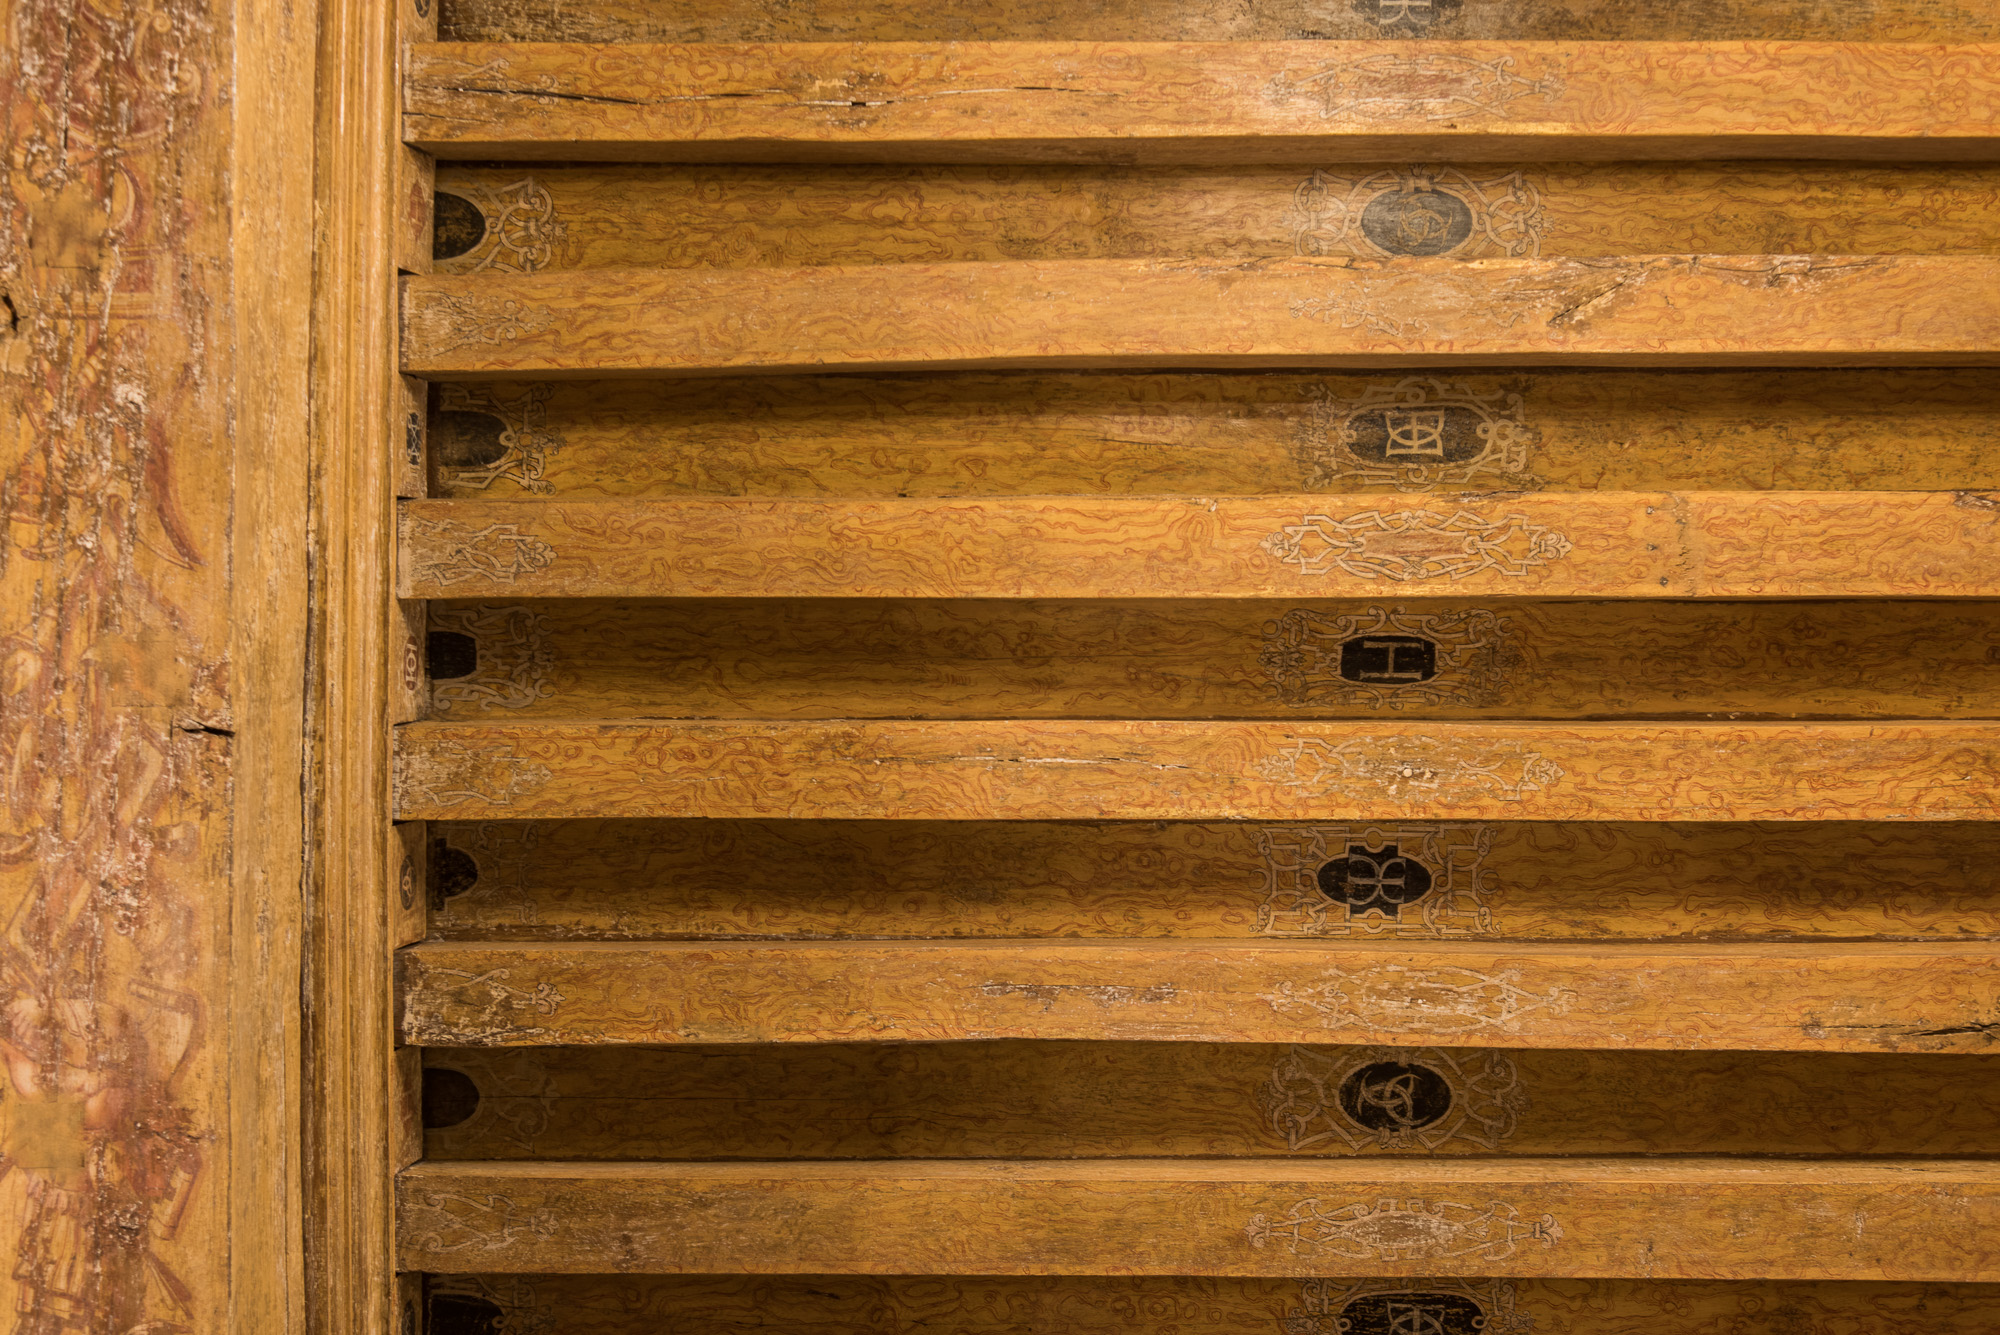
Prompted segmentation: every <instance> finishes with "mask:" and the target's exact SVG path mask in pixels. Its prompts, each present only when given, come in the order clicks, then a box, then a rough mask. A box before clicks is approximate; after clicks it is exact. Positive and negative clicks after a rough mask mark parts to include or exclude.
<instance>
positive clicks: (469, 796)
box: [395, 720, 2000, 821]
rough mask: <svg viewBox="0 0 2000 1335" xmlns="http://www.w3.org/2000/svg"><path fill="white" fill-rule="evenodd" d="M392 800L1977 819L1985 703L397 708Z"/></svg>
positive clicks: (535, 809)
mask: <svg viewBox="0 0 2000 1335" xmlns="http://www.w3.org/2000/svg"><path fill="white" fill-rule="evenodd" d="M398 733H399V743H398V747H397V755H396V778H395V801H396V815H397V816H398V818H400V819H403V820H492V819H513V820H523V819H529V818H536V817H540V818H547V817H569V816H599V817H629V816H712V817H743V816H757V817H772V816H783V817H791V818H810V819H817V820H849V819H859V820H1289V821H1297V820H1315V821H1331V820H1377V821H1381V820H1397V819H1410V820H1424V819H1447V820H1449V819H1458V820H1691V819H1695V818H1697V817H1699V818H1701V819H1705V820H1735V821H1742V820H1913V819H1914V820H1992V819H1994V818H1995V817H1996V816H2000V724H1992V723H1894V724H1891V723H1882V724H1858V723H1846V724H1842V723H1827V724H1693V725H1670V724H1613V723H1601V724H1592V723H1582V724H1528V723H1414V722H1394V723H1391V722H1369V723H1320V724H1313V723H1306V724H1301V723H1292V722H1286V723H1244V722H1224V723H1215V722H1179V721H1175V722H1103V721H1096V720H1035V721H1027V722H1023V721H1019V720H966V721H938V722H914V723H913V722H901V721H887V722H837V723H817V722H813V723H758V722H741V723H641V722H631V723H618V722H607V723H593V722H576V723H567V724H558V723H547V724H535V723H516V724H508V723H476V724H453V723H412V724H408V725H405V726H404V727H402V728H400V729H399V730H398Z"/></svg>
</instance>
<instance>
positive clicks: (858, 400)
mask: <svg viewBox="0 0 2000 1335" xmlns="http://www.w3.org/2000/svg"><path fill="white" fill-rule="evenodd" d="M1415 412H1428V413H1443V414H1445V415H1446V417H1447V419H1449V420H1450V421H1451V422H1452V423H1455V424H1456V425H1457V426H1458V427H1460V428H1462V429H1463V430H1464V431H1465V432H1468V433H1470V438H1473V439H1476V438H1477V432H1478V431H1479V430H1480V429H1481V428H1484V430H1485V431H1486V433H1487V435H1486V438H1485V439H1484V441H1483V442H1482V443H1483V444H1484V445H1485V448H1484V449H1482V450H1479V451H1478V452H1477V453H1473V454H1470V457H1467V458H1463V459H1457V460H1453V459H1449V458H1448V459H1447V460H1446V461H1445V462H1444V463H1439V462H1437V461H1435V460H1430V459H1424V458H1398V459H1395V460H1393V461H1392V460H1390V459H1388V458H1387V457H1386V445H1385V444H1384V443H1383V438H1384V437H1385V436H1386V432H1387V422H1388V414H1390V413H1415ZM1996 415H2000V378H1996V377H1995V376H1994V375H1992V374H1991V373H1990V372H1986V371H1980V370H1958V371H1937V370H1867V369H1850V370H1845V371H1678V372H1659V371H1650V372H1635V371H1612V370H1592V371H1543V372H1535V373H1531V374H1517V375H1495V374H1485V373H1475V374H1471V375H1464V374H1459V373H1457V372H1455V371H1454V372H1445V373H1441V374H1436V375H1419V376H1410V375H1403V374H1400V373H1397V372H1393V371H1391V372H1385V373H1383V374H1379V375H1372V376H1370V375H1343V374H1320V375H1299V374H1291V373H1284V372H1261V373H1249V374H1238V375H1218V374H1203V373H1199V372H1191V373H1185V374H1147V373H1121V372H1101V373H1094V374H1081V375H1049V374H1041V373H1035V372H1011V373H998V374H981V373H960V374H950V375H891V376H861V375H842V376H816V377H806V376H798V377H793V376H768V377H764V376H759V377H735V378H730V379H701V378H696V379H687V380H652V381H631V380H623V381H604V380H598V381H584V382H580V383H579V382H562V383H554V384H550V383H539V384H535V383H529V384H520V383H514V384H496V385H464V384H451V385H442V386H439V387H438V391H437V394H436V397H435V401H434V404H433V414H432V419H431V436H432V444H433V449H432V456H433V457H432V463H433V476H432V488H433V494H434V495H437V496H441V497H453V498H462V499H467V500H473V499H481V498H491V499H495V500H508V499H517V498H524V497H530V496H536V495H542V494H550V495H555V496H561V497H595V496H632V497H647V496H674V495H685V494H695V495H723V496H802V497H812V496H817V497H861V496H874V497H890V496H919V497H921V496H982V497H1000V496H1038V495H1041V496H1046V495H1064V494H1072V493H1081V494H1086V495H1093V494H1109V495H1133V494H1137V495H1146V494H1153V495H1168V494H1174V493H1181V494H1189V495H1197V496H1218V495H1220V496H1232V495H1234V496H1243V495H1260V494H1271V493H1277V494H1294V493H1299V492H1385V491H1407V492H1438V491H1447V492H1449V491H1457V490H1472V491H1477V490H1503V491H1521V490H1534V489H1536V488H1549V489H1552V490H1557V491H1578V490H1582V491H1652V490H1661V489H1671V488H1685V489H1690V490H1707V489H1712V490H1717V491H1774V490H1776V491H1786V490H1790V491H1847V490H1878V491H1911V490H1915V491H1941V490H1949V489H1970V490H1992V489H2000V434H1996V433H1995V432H1994V431H1993V430H1992V429H1991V425H1990V424H1991V422H1992V420H1993V419H1994V417H1995V416H1996ZM1404 421H1405V422H1408V421H1409V419H1407V418H1405V419H1404ZM1459 439H1467V437H1465V436H1461V437H1459ZM1457 452H1458V451H1456V450H1453V451H1452V453H1457Z"/></svg>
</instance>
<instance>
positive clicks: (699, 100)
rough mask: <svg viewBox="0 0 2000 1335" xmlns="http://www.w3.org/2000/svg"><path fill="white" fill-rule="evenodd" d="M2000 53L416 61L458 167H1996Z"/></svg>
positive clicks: (700, 51) (1059, 48)
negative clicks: (1566, 161)
mask: <svg viewBox="0 0 2000 1335" xmlns="http://www.w3.org/2000/svg"><path fill="white" fill-rule="evenodd" d="M1997 97H2000V47H1996V46H1956V47H1954V46H1942V45H1915V44H1911V45H1889V44H1874V43H1834V42H1783V43H1775V42H1662V43H1644V42H1639V43H1631V42H1575V41H1570V42H1494V41H1485V42H1452V43H1445V42H1438V43H1435V44H1429V45H1426V46H1424V47H1420V48H1414V49H1412V48H1409V47H1398V46H1396V45H1393V44H1389V43H1371V42H1351V43H1350V42H1254V43H1253V42H1220V43H1194V42H1184V43H1152V42H1118V43H1092V42H963V43H952V44H950V45H943V46H937V45H919V44H893V43H892V44H879V45H877V44H867V43H852V44H848V43H824V42H807V43H787V44H756V45H740V46H726V45H708V46H692V45H672V44H647V43H617V44H543V43H533V44H525V45H521V44H512V43H506V42H499V43H472V44H462V45H461V44H451V43H446V44H419V45H417V46H414V47H412V48H411V50H410V53H409V55H408V58H407V65H406V83H405V90H404V98H405V101H404V107H405V115H404V124H403V134H404V138H405V139H407V140H408V141H409V142H410V143H412V144H414V145H416V146H417V147H420V148H423V149H426V150H428V151H431V152H434V153H437V154H438V155H439V156H441V157H448V158H465V159H513V160H526V161H549V160H555V159H595V160H613V161H616V160H637V161H662V162H672V161H683V162H685V161H710V162H713V161H723V162H731V161H734V162H797V161H802V160H804V161H815V160H817V161H847V162H868V161H878V162H879V161H920V162H922V161H928V162H939V161H954V160H956V161H981V162H1009V161H1015V162H1019V161H1037V160H1039V161H1058V162H1060V161H1079V160H1082V161H1106V162H1118V163H1130V162H1227V163H1238V162H1273V161H1278V162H1300V161H1307V162H1315V163H1317V162H1323V161H1340V160H1345V161H1349V162H1353V161H1363V162H1372V161H1380V160H1382V159H1384V158H1399V157H1406V156H1414V157H1419V158H1433V157H1440V156H1442V157H1446V158H1449V157H1451V156H1453V155H1458V156H1463V157H1466V158H1474V159H1482V160H1487V161H1492V160H1503V161H1505V160H1519V159H1522V158H1523V157H1527V156H1535V157H1543V158H1563V157H1589V158H1593V159H1600V160H1602V159H1613V160H1615V159H1622V158H1647V157H1666V158H1720V157H1737V158H1745V157H1749V158H1755V157H1765V158H1785V157H1805V158H1825V157H1836V158H1838V157H1846V158H1886V159H1905V158H1934V159H1935V158H1942V159H1953V158H1979V157H1991V156H1992V155H1993V152H1994V149H1995V145H1996V136H1995V134H1994V130H1993V126H1992V121H1991V116H1990V114H1989V113H1990V109H1991V105H1992V103H1993V101H1994V100H1995V99H1996V98H1997Z"/></svg>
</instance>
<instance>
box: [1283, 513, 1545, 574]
mask: <svg viewBox="0 0 2000 1335" xmlns="http://www.w3.org/2000/svg"><path fill="white" fill-rule="evenodd" d="M1259 546H1261V547H1262V548H1263V549H1264V551H1266V552H1268V553H1269V554H1270V555H1271V556H1272V557H1274V558H1275V559H1277V560H1279V561H1282V562H1284V563H1285V564H1286V565H1288V566H1295V567H1297V569H1298V572H1299V573H1300V574H1301V575H1330V574H1333V573H1334V572H1335V571H1340V572H1342V573H1344V574H1348V575H1352V576H1354V577H1355V578H1357V579H1386V580H1392V581H1395V582H1398V583H1401V582H1405V581H1412V580H1429V579H1449V580H1461V579H1465V578H1466V577H1468V576H1470V575H1477V574H1481V573H1483V572H1485V571H1492V572H1494V573H1495V574H1499V575H1508V576H1514V577H1518V576H1522V575H1526V574H1527V573H1528V572H1529V571H1531V570H1535V569H1538V568H1540V567H1542V566H1546V565H1550V564H1553V563H1554V562H1557V561H1560V560H1562V559H1563V557H1565V556H1567V555H1569V553H1570V541H1569V539H1568V538H1567V537H1565V536H1564V535H1563V534H1561V533H1558V532H1557V531H1556V530H1554V529H1552V528H1548V527H1546V526H1544V525H1542V524H1536V523H1533V522H1531V521H1530V520H1529V519H1528V517H1527V516H1526V515H1523V514H1518V513H1513V514H1508V515H1505V516H1503V517H1501V518H1499V519H1482V518H1480V517H1479V516H1478V515H1476V514H1473V513H1472V512H1471V511H1469V510H1460V511H1457V512H1456V513H1454V514H1449V515H1447V514H1440V513H1438V512H1436V511H1434V510H1398V511H1392V512H1389V513H1384V512H1383V511H1380V510H1367V511H1363V512H1362V513H1360V514H1356V515H1349V516H1348V517H1347V518H1345V519H1335V518H1333V517H1332V516H1331V515H1306V516H1304V517H1303V518H1301V519H1300V520H1299V522H1298V523H1296V524H1287V525H1285V526H1284V527H1283V528H1281V529H1279V530H1278V531H1277V532H1276V533H1273V534H1272V535H1271V536H1269V537H1268V538H1265V539H1264V540H1263V542H1262V543H1260V544H1259Z"/></svg>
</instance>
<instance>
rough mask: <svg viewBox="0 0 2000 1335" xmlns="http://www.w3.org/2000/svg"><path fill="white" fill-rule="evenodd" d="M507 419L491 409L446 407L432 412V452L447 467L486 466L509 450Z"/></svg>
mask: <svg viewBox="0 0 2000 1335" xmlns="http://www.w3.org/2000/svg"><path fill="white" fill-rule="evenodd" d="M506 434H507V423H506V422H504V421H503V420H501V419H500V418H499V417H496V416H495V415H494V414H492V413H476V412H468V411H466V410H465V409H463V408H443V409H440V410H438V411H437V412H434V413H432V414H431V453H432V454H434V455H435V456H436V457H437V461H438V463H439V464H440V465H442V466H443V467H445V468H487V467H490V466H492V465H493V464H497V463H499V462H500V460H501V459H502V458H504V457H505V456H506V454H507V442H506V441H505V440H503V439H501V437H503V436H504V435H506Z"/></svg>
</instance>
